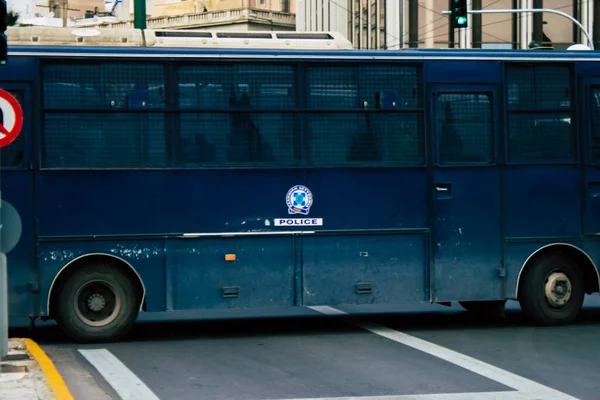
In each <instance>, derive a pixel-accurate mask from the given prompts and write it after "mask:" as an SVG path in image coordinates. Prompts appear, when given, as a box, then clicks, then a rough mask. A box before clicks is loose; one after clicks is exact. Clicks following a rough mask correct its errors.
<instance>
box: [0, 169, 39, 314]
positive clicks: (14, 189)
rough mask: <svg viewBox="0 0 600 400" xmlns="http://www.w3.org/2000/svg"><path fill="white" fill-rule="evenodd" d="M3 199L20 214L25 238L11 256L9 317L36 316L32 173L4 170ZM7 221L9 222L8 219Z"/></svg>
mask: <svg viewBox="0 0 600 400" xmlns="http://www.w3.org/2000/svg"><path fill="white" fill-rule="evenodd" d="M1 182H2V200H3V201H5V202H8V203H10V204H11V205H12V206H13V207H14V208H15V209H16V210H17V212H18V213H19V215H20V217H21V223H22V233H21V239H20V240H19V242H18V243H17V245H16V247H15V248H13V249H12V250H11V251H10V252H9V253H8V254H7V255H6V257H7V263H8V278H9V282H10V286H9V292H10V296H9V297H8V313H9V317H10V318H11V319H12V318H18V317H25V316H30V315H36V313H37V307H36V301H35V298H36V296H35V294H34V293H32V291H31V286H30V284H31V282H35V281H36V280H37V278H36V263H35V251H34V249H35V235H34V232H33V213H32V212H33V197H32V196H31V188H32V174H31V173H29V172H25V171H2V176H1ZM3 222H4V223H6V221H4V219H3Z"/></svg>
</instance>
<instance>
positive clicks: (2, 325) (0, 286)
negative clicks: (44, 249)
mask: <svg viewBox="0 0 600 400" xmlns="http://www.w3.org/2000/svg"><path fill="white" fill-rule="evenodd" d="M7 355H8V271H7V268H6V255H5V254H4V253H0V361H2V360H3V359H5V358H6V356H7Z"/></svg>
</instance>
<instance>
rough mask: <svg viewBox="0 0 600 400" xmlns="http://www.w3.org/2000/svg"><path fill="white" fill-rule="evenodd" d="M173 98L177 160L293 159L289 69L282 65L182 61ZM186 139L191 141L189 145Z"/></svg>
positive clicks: (291, 74) (293, 99)
mask: <svg viewBox="0 0 600 400" xmlns="http://www.w3.org/2000/svg"><path fill="white" fill-rule="evenodd" d="M177 76H178V80H179V81H178V85H177V88H178V89H177V102H178V107H179V108H181V109H187V110H194V111H195V112H194V113H190V112H186V113H181V115H180V116H179V127H180V130H179V146H178V147H179V155H178V159H179V161H180V162H182V163H184V164H187V165H206V164H208V165H210V164H230V163H233V164H239V163H242V164H245V163H277V164H278V165H281V164H284V165H290V164H293V163H294V162H295V158H296V157H295V140H296V139H295V136H296V126H295V115H294V114H293V113H291V112H289V111H288V110H290V111H291V110H293V109H294V108H295V107H296V94H295V86H294V85H295V71H294V68H293V67H292V66H288V65H269V66H265V65H254V64H242V63H240V64H235V65H227V66H221V65H218V66H213V65H193V66H188V65H184V66H182V67H180V68H179V70H178V75H177ZM189 145H191V147H189Z"/></svg>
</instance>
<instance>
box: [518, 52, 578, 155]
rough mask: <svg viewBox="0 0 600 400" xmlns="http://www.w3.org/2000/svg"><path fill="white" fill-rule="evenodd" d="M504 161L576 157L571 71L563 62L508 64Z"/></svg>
mask: <svg viewBox="0 0 600 400" xmlns="http://www.w3.org/2000/svg"><path fill="white" fill-rule="evenodd" d="M507 85H508V88H509V89H511V95H512V97H511V98H510V99H509V104H508V154H507V155H508V161H509V162H511V163H515V162H525V163H531V162H569V161H571V162H572V161H574V160H576V158H577V150H576V146H577V138H576V135H575V130H574V129H573V125H572V124H571V121H572V111H571V104H572V102H571V96H572V94H573V93H572V92H573V91H572V90H571V71H570V69H569V68H568V67H565V66H547V65H519V64H515V65H509V67H508V70H507Z"/></svg>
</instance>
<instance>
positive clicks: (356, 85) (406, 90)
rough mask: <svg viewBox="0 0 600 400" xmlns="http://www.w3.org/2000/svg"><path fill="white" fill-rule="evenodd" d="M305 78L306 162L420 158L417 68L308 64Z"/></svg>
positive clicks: (395, 161)
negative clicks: (306, 82) (308, 111)
mask: <svg viewBox="0 0 600 400" xmlns="http://www.w3.org/2000/svg"><path fill="white" fill-rule="evenodd" d="M307 79H308V99H307V100H308V104H307V106H308V108H309V109H312V110H315V112H314V113H311V114H309V116H308V136H307V140H308V147H309V160H310V163H311V164H314V165H335V164H353V163H375V164H421V163H422V162H424V140H423V124H422V123H421V120H422V112H421V110H420V108H421V107H422V96H421V90H420V89H419V88H420V71H419V70H418V68H417V67H415V66H399V65H389V66H372V65H355V66H314V67H310V68H308V71H307ZM317 110H318V111H317ZM322 111H325V112H322Z"/></svg>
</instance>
